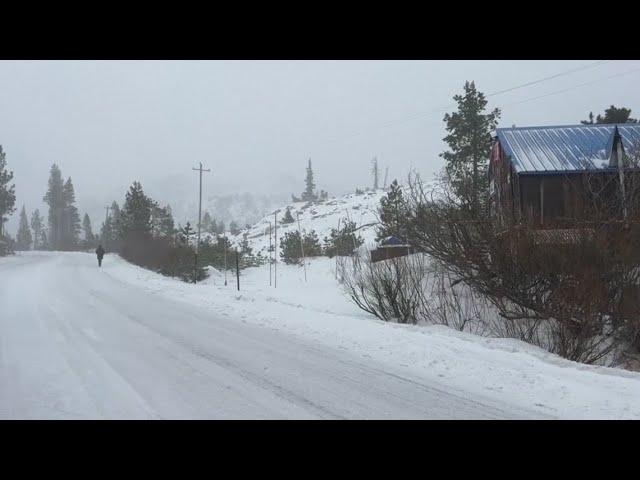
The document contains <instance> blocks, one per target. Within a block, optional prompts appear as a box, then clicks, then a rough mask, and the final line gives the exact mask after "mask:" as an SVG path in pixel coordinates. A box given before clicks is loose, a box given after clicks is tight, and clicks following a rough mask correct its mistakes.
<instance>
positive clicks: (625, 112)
mask: <svg viewBox="0 0 640 480" xmlns="http://www.w3.org/2000/svg"><path fill="white" fill-rule="evenodd" d="M630 117H631V109H630V108H624V107H620V108H616V107H615V106H613V105H611V106H610V107H609V108H607V109H606V110H605V111H604V116H601V115H598V116H597V117H596V121H595V123H638V120H637V119H635V118H630ZM580 123H582V124H584V125H592V124H593V123H594V122H593V112H589V120H582V121H581V122H580Z"/></svg>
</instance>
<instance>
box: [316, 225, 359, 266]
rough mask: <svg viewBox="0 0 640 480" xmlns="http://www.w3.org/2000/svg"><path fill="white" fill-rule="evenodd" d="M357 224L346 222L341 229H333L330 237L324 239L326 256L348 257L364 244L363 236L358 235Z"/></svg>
mask: <svg viewBox="0 0 640 480" xmlns="http://www.w3.org/2000/svg"><path fill="white" fill-rule="evenodd" d="M355 232H356V222H351V221H349V220H346V221H345V222H344V223H343V224H342V226H341V228H340V229H339V230H338V229H336V228H332V229H331V233H330V234H329V237H325V239H324V244H325V247H324V254H325V255H326V256H328V257H334V256H336V255H338V256H347V255H351V254H353V252H354V251H355V249H357V248H358V247H359V246H360V245H362V244H363V243H364V240H363V239H362V237H361V236H359V235H356V233H355Z"/></svg>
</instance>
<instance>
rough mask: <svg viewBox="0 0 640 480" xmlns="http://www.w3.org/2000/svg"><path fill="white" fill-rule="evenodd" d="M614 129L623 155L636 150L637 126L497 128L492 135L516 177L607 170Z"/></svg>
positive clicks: (638, 141) (639, 139)
mask: <svg viewBox="0 0 640 480" xmlns="http://www.w3.org/2000/svg"><path fill="white" fill-rule="evenodd" d="M616 128H617V130H618V132H619V133H620V136H621V138H622V144H623V147H624V148H625V150H626V151H629V150H630V149H633V148H638V146H640V124H632V123H626V124H593V125H568V126H551V127H518V128H498V129H496V134H497V137H498V141H499V142H500V145H501V146H502V148H503V149H504V151H505V153H506V154H507V155H508V156H509V157H510V158H511V162H512V164H513V166H514V168H515V170H516V172H518V173H536V172H568V171H581V170H596V169H602V168H608V167H609V159H610V157H611V153H612V150H613V139H614V136H615V132H616Z"/></svg>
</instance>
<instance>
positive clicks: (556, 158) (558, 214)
mask: <svg viewBox="0 0 640 480" xmlns="http://www.w3.org/2000/svg"><path fill="white" fill-rule="evenodd" d="M639 166H640V124H629V123H628V124H593V125H570V126H552V127H518V128H516V127H513V128H499V129H497V130H496V135H495V137H494V142H493V145H492V148H491V157H490V163H489V189H490V198H489V208H490V213H491V216H492V218H493V219H494V220H495V222H496V225H498V226H499V228H500V229H501V230H503V231H504V230H509V229H510V228H511V227H513V226H515V225H527V226H529V227H531V228H535V229H539V230H545V229H546V230H561V229H572V228H576V226H577V225H578V224H580V223H584V222H589V221H590V220H593V219H596V218H598V219H602V218H603V216H604V217H607V218H610V219H611V220H617V219H624V218H625V217H626V215H627V214H628V209H629V207H634V206H636V204H637V203H640V195H638V192H640V189H639V188H637V186H640V176H639V172H640V169H639V168H638V167H639ZM634 211H635V210H634ZM603 212H606V213H603Z"/></svg>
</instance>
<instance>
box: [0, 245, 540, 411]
mask: <svg viewBox="0 0 640 480" xmlns="http://www.w3.org/2000/svg"><path fill="white" fill-rule="evenodd" d="M283 285H284V284H283ZM252 303H254V304H253V305H252V306H249V305H250V304H252ZM265 303H266V305H265ZM243 305H244V307H243ZM260 306H262V307H263V308H260ZM280 309H282V310H280ZM261 310H264V311H261ZM0 312H1V315H0V418H118V419H125V418H169V419H174V418H175V419H178V418H184V419H189V418H213V419H215V418H241V419H249V418H258V419H259V418H276V419H277V418H303V419H304V418H326V419H340V418H353V419H362V418H460V419H464V418H480V419H486V418H489V419H490V418H541V417H544V416H545V415H544V414H543V413H542V412H540V411H537V410H531V409H528V408H520V407H518V406H514V405H512V404H511V403H505V402H502V401H499V400H495V399H492V398H490V397H488V396H485V395H482V394H477V393H469V392H468V391H466V390H465V389H458V388H456V387H455V386H452V385H448V384H447V383H446V382H444V381H438V379H429V378H426V377H424V376H423V375H415V374H413V373H412V372H411V371H407V370H406V369H404V368H403V367H402V366H401V365H397V364H396V363H394V362H380V361H377V360H376V359H375V358H372V355H368V354H362V353H361V352H360V351H359V350H356V351H352V350H349V349H348V348H347V346H348V343H347V344H344V345H342V344H341V343H340V342H339V339H337V338H334V339H333V340H332V341H329V342H326V341H322V338H323V333H326V332H327V331H326V330H325V328H324V327H323V326H322V325H321V324H317V323H316V320H323V319H324V317H323V315H334V314H327V313H324V314H316V313H313V312H311V311H305V310H303V309H298V308H296V307H295V306H294V307H292V306H290V305H287V304H280V303H279V302H278V300H277V299H276V301H275V302H272V303H269V302H263V301H262V300H260V299H259V297H258V299H256V300H255V301H254V302H252V301H251V296H245V297H240V298H239V299H238V298H236V295H235V294H234V293H233V291H232V289H231V288H230V287H227V288H226V289H224V287H222V288H220V289H219V288H218V287H217V286H213V285H197V286H195V285H188V284H184V283H180V282H177V281H175V280H172V279H168V278H163V277H160V276H158V275H155V274H153V273H150V272H148V271H145V270H142V269H138V268H136V267H133V266H131V265H129V264H127V263H126V262H124V261H122V260H119V259H118V258H117V257H114V256H111V255H110V256H107V258H105V262H104V266H103V268H102V269H99V268H98V267H97V265H96V259H95V257H94V256H93V255H90V254H83V253H44V252H35V253H34V252H30V253H27V254H22V255H19V256H17V257H13V258H9V259H0ZM273 313H276V314H277V315H278V320H280V321H281V323H279V324H278V323H274V322H273V321H272V320H273V319H270V318H269V314H273ZM316 315H320V317H318V318H316ZM341 318H351V317H349V316H342V317H341ZM289 320H291V321H292V322H293V323H292V325H291V326H295V325H296V324H297V322H302V325H306V328H303V329H299V330H298V331H297V333H296V329H295V328H290V326H289V323H288V322H289ZM312 325H316V327H317V332H316V333H314V332H313V330H310V329H309V327H311V326H312ZM371 325H373V324H371V323H370V322H366V321H363V322H362V327H364V330H365V331H367V328H368V326H369V327H370V326H371ZM329 327H331V325H329ZM311 328H313V327H311ZM371 333H373V331H371V330H369V334H371ZM376 336H377V335H376V334H374V335H373V337H376ZM365 337H366V336H365ZM347 338H350V337H349V336H348V337H347ZM351 338H352V337H351ZM337 340H338V341H337Z"/></svg>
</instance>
